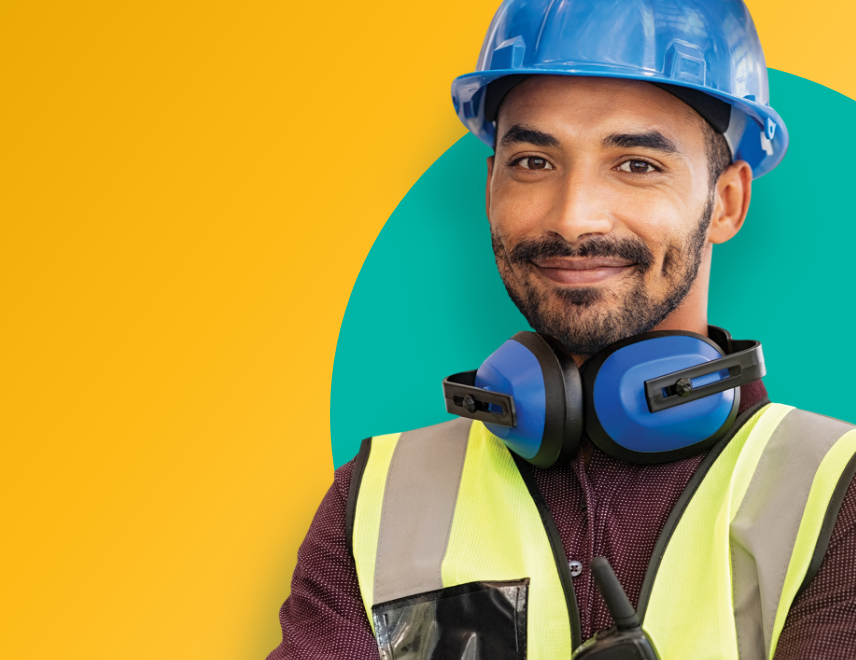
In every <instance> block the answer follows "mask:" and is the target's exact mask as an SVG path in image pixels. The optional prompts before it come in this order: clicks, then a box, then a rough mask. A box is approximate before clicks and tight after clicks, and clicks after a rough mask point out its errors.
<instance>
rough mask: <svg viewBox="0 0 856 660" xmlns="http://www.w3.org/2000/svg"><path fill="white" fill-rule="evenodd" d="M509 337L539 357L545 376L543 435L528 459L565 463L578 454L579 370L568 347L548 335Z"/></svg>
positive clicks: (580, 426)
mask: <svg viewBox="0 0 856 660" xmlns="http://www.w3.org/2000/svg"><path fill="white" fill-rule="evenodd" d="M511 339H512V340H513V341H516V342H519V343H520V344H522V345H523V346H525V347H526V348H527V349H528V350H529V351H530V352H531V353H532V354H533V355H534V356H535V357H536V358H537V359H538V363H539V364H540V365H541V373H542V375H543V376H544V392H545V394H546V404H547V405H546V414H545V419H544V435H543V437H542V440H541V447H540V448H539V449H538V453H537V454H535V456H534V457H532V458H529V459H527V460H528V461H529V462H530V463H532V464H533V465H535V466H537V467H541V468H548V467H553V466H561V465H565V464H567V463H568V462H569V461H570V460H572V459H573V458H574V457H575V456H576V455H577V449H578V448H579V444H580V437H581V436H582V434H583V383H582V378H581V377H580V371H579V369H578V368H577V365H576V363H575V362H574V359H573V357H571V354H570V353H569V352H568V349H567V348H565V347H564V346H563V345H562V344H561V343H559V341H557V340H556V339H553V338H552V337H550V336H548V335H542V334H539V333H537V332H528V331H523V332H518V333H517V334H516V335H514V336H513V337H512V338H511Z"/></svg>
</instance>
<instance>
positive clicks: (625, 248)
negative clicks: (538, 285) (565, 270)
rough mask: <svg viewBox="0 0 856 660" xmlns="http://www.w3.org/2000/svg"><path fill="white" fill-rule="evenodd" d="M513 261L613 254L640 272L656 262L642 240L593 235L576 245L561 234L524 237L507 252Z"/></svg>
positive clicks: (525, 262)
mask: <svg viewBox="0 0 856 660" xmlns="http://www.w3.org/2000/svg"><path fill="white" fill-rule="evenodd" d="M507 254H508V258H509V259H510V260H511V261H512V263H515V264H520V265H524V264H527V263H530V262H532V261H534V260H535V259H538V258H541V259H549V258H552V257H614V258H618V259H625V260H627V261H632V262H633V263H634V264H636V267H637V269H638V270H639V272H641V273H645V272H647V271H648V270H650V268H651V266H653V265H654V254H653V253H652V252H651V249H650V248H649V247H648V246H647V245H645V243H643V242H642V241H641V240H640V239H638V238H636V239H633V238H629V237H628V238H619V237H616V236H594V237H592V238H590V239H588V240H586V241H584V242H582V243H579V244H577V245H573V244H571V243H568V242H567V241H566V240H565V239H564V238H562V237H561V236H543V237H541V238H528V239H523V240H521V241H520V242H519V243H518V244H517V245H515V246H514V247H513V248H512V249H511V250H510V251H509V252H508V253H507Z"/></svg>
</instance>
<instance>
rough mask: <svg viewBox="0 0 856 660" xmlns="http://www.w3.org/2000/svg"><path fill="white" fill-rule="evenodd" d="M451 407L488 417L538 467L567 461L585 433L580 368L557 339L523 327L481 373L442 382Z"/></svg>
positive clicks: (487, 423)
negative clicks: (524, 330)
mask: <svg viewBox="0 0 856 660" xmlns="http://www.w3.org/2000/svg"><path fill="white" fill-rule="evenodd" d="M443 390H444V393H445V396H446V409H447V410H448V411H449V412H451V413H454V414H457V415H461V416H464V417H470V418H472V419H478V420H480V421H482V422H484V424H485V426H487V428H488V429H489V430H490V431H491V433H493V434H494V435H496V436H497V437H499V438H500V439H502V441H503V442H504V443H505V444H506V445H507V446H508V448H509V449H510V450H511V451H513V452H514V453H515V454H518V455H519V456H521V457H523V458H525V459H526V460H527V461H529V462H530V463H532V464H533V465H536V466H538V467H550V466H552V465H558V464H562V463H567V462H568V461H569V460H571V459H572V458H573V457H574V456H576V453H577V447H578V446H579V441H580V437H581V436H582V433H583V406H582V401H583V394H582V380H581V378H580V373H579V370H578V369H577V366H576V364H575V363H574V360H573V358H572V357H571V355H570V353H569V352H568V350H567V349H566V348H565V347H564V346H563V345H562V344H560V343H559V342H558V341H556V340H555V339H553V338H552V337H549V336H547V335H540V334H538V333H536V332H518V333H517V334H516V335H514V336H513V337H512V338H511V339H509V340H508V341H506V342H505V343H504V344H502V346H500V347H499V348H498V349H497V350H496V351H494V352H493V353H492V354H491V355H490V356H489V357H488V358H487V360H485V361H484V363H483V364H482V366H481V367H479V369H478V371H477V372H465V373H463V374H456V375H455V376H451V377H449V378H447V379H446V381H444V383H443Z"/></svg>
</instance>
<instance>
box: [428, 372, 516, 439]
mask: <svg viewBox="0 0 856 660" xmlns="http://www.w3.org/2000/svg"><path fill="white" fill-rule="evenodd" d="M476 371H477V370H475V369H474V370H472V371H464V372H461V373H459V374H454V375H452V376H449V377H448V378H446V379H445V380H443V398H445V399H446V411H447V412H450V413H452V414H453V415H458V416H460V417H466V418H467V419H475V420H478V421H480V422H487V423H489V424H498V425H499V426H508V427H511V428H515V427H516V426H517V410H516V408H515V407H514V398H513V397H511V396H509V395H508V394H502V393H501V392H490V391H488V390H485V389H482V388H480V387H476V386H475V382H476ZM497 409H498V411H497V412H495V411H496V410H497Z"/></svg>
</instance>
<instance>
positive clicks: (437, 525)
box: [373, 419, 472, 605]
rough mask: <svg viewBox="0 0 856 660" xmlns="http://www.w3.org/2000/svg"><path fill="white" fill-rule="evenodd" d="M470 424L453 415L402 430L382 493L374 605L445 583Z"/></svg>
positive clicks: (439, 587)
mask: <svg viewBox="0 0 856 660" xmlns="http://www.w3.org/2000/svg"><path fill="white" fill-rule="evenodd" d="M471 424H472V422H471V421H470V420H468V419H455V420H452V421H451V422H446V423H444V424H437V425H436V426H429V427H427V428H424V429H418V430H416V431H408V432H406V433H402V434H401V437H400V438H399V440H398V443H397V444H396V447H395V451H394V453H393V456H392V461H391V462H390V465H389V472H388V473H387V478H386V488H385V489H384V493H383V505H382V508H381V517H380V530H379V532H378V540H377V558H376V560H375V581H374V603H373V604H374V605H377V604H379V603H385V602H387V601H390V600H394V599H396V598H401V597H403V596H411V595H413V594H418V593H423V592H426V591H434V590H435V589H442V588H443V581H442V578H441V575H440V567H441V565H442V563H443V557H444V556H445V555H446V546H447V545H448V543H449V532H450V531H451V529H452V518H453V517H454V515H455V503H456V502H457V499H458V487H459V486H460V482H461V474H462V473H463V470H464V457H465V456H466V453H467V440H468V439H469V435H470V425H471ZM426 447H427V448H428V449H427V450H426Z"/></svg>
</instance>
